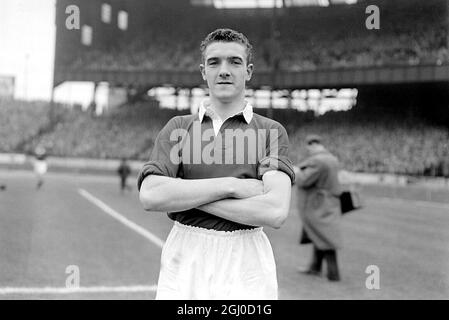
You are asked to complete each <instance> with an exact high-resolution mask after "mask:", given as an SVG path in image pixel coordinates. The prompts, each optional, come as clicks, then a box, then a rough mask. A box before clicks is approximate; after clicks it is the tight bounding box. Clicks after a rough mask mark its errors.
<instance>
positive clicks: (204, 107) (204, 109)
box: [198, 100, 253, 123]
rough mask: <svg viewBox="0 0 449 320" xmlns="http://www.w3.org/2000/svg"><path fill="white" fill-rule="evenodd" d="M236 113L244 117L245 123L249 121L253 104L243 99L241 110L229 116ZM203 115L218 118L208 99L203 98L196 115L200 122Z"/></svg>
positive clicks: (251, 116)
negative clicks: (243, 103) (243, 105)
mask: <svg viewBox="0 0 449 320" xmlns="http://www.w3.org/2000/svg"><path fill="white" fill-rule="evenodd" d="M238 114H243V117H244V118H245V121H246V123H250V122H251V120H252V118H253V106H252V105H251V104H249V103H248V102H247V101H245V108H243V110H241V111H239V112H237V113H235V114H233V115H232V116H230V117H229V118H232V117H234V116H236V115H238ZM204 115H207V116H209V117H210V118H211V119H217V118H220V117H219V116H218V115H217V114H216V112H215V111H214V109H212V108H211V106H210V102H209V100H203V101H202V102H201V104H200V108H199V110H198V116H199V119H200V122H203V119H204Z"/></svg>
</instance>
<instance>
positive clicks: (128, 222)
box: [78, 189, 164, 248]
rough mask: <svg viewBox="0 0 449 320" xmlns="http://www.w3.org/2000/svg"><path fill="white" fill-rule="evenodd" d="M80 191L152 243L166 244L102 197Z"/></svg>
mask: <svg viewBox="0 0 449 320" xmlns="http://www.w3.org/2000/svg"><path fill="white" fill-rule="evenodd" d="M78 192H79V194H80V195H81V196H83V197H84V198H86V199H87V200H89V201H90V202H92V203H93V204H95V205H96V206H97V207H99V208H100V209H101V210H103V211H104V212H106V213H107V214H109V215H110V216H111V217H113V218H114V219H116V220H118V221H119V222H121V223H123V224H124V225H125V226H127V227H128V228H130V229H132V230H134V231H135V232H137V233H138V234H140V235H141V236H144V237H145V238H147V239H148V240H150V241H151V242H152V243H154V244H155V245H157V246H158V247H160V248H162V247H163V246H164V241H163V240H161V239H160V238H158V237H157V236H155V235H154V234H152V233H151V232H150V231H148V230H147V229H145V228H142V227H141V226H139V225H138V224H136V223H134V222H132V221H131V220H129V219H128V218H126V217H125V216H123V215H122V214H120V213H118V212H117V211H115V210H114V209H112V208H111V207H109V206H108V205H107V204H105V203H104V202H103V201H101V200H100V199H97V198H96V197H94V196H93V195H91V194H90V193H89V192H87V191H86V190H84V189H78Z"/></svg>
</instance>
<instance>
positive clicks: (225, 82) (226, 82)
mask: <svg viewBox="0 0 449 320" xmlns="http://www.w3.org/2000/svg"><path fill="white" fill-rule="evenodd" d="M217 83H218V84H232V82H230V81H220V82H217Z"/></svg>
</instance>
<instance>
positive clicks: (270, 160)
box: [258, 124, 295, 184]
mask: <svg viewBox="0 0 449 320" xmlns="http://www.w3.org/2000/svg"><path fill="white" fill-rule="evenodd" d="M267 145H268V146H267V153H266V156H265V157H263V158H262V159H261V160H260V161H259V163H258V178H259V179H262V176H263V175H264V174H265V173H267V172H268V171H270V170H279V171H282V172H284V173H286V174H287V175H288V176H289V178H290V180H291V182H292V184H293V183H294V182H295V172H294V170H293V164H292V162H291V161H290V159H289V157H288V148H289V141H288V134H287V131H286V130H285V128H284V127H283V126H282V125H280V124H277V126H276V127H274V128H272V129H270V132H269V134H268V136H267Z"/></svg>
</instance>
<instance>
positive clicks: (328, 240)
mask: <svg viewBox="0 0 449 320" xmlns="http://www.w3.org/2000/svg"><path fill="white" fill-rule="evenodd" d="M321 140H322V139H321V137H319V136H317V135H309V136H307V137H306V148H307V152H308V157H307V158H306V159H305V160H303V161H302V162H301V163H300V164H299V170H298V172H297V174H296V181H295V182H296V185H297V186H298V188H299V193H298V205H299V212H300V215H301V219H302V223H303V230H302V236H301V244H305V243H310V242H311V243H312V244H313V248H314V250H313V258H312V262H311V264H310V266H309V268H308V269H307V270H303V272H305V273H307V274H313V275H318V274H320V273H321V267H322V261H323V260H325V261H326V263H327V278H328V279H329V280H331V281H339V280H340V274H339V270H338V263H337V249H340V248H341V246H342V237H341V230H340V220H341V219H340V218H341V209H340V199H339V195H340V193H341V190H340V189H341V188H340V183H339V181H338V170H339V162H338V159H337V158H336V157H335V156H334V155H332V154H331V153H330V152H329V151H328V150H327V149H326V148H325V147H324V146H323V145H322V143H321Z"/></svg>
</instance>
